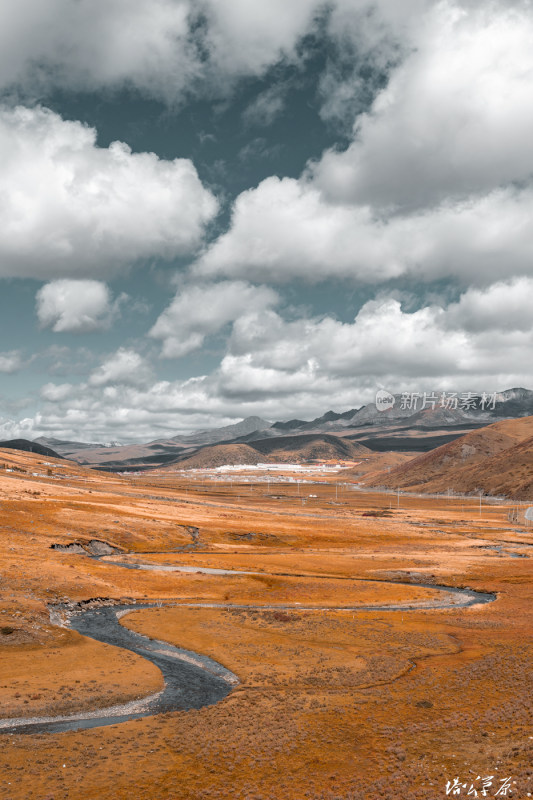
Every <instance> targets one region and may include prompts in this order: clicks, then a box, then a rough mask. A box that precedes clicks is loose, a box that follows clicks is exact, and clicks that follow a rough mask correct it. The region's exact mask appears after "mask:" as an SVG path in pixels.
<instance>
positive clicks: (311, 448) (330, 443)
mask: <svg viewBox="0 0 533 800" xmlns="http://www.w3.org/2000/svg"><path fill="white" fill-rule="evenodd" d="M250 445H251V446H252V447H253V448H254V450H257V451H259V452H260V453H263V454H264V455H269V456H271V457H272V459H273V460H275V461H280V462H299V461H314V460H319V461H321V460H324V461H326V460H339V461H356V460H358V459H359V458H360V457H361V456H365V455H370V454H371V453H372V451H371V450H369V449H368V447H365V446H364V445H362V444H357V443H355V442H351V441H350V440H349V439H344V438H341V437H339V436H333V435H331V434H328V433H324V434H320V433H319V434H302V435H299V436H279V437H277V438H275V439H260V440H258V441H254V442H250Z"/></svg>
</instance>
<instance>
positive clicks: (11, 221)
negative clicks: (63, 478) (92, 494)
mask: <svg viewBox="0 0 533 800" xmlns="http://www.w3.org/2000/svg"><path fill="white" fill-rule="evenodd" d="M1 15H2V16H1V23H2V24H1V25H0V40H2V41H0V45H1V47H0V92H1V94H2V97H1V98H0V208H1V209H2V220H3V224H2V226H1V227H0V285H1V292H0V309H1V314H0V332H1V339H0V435H1V436H2V438H10V437H12V436H20V435H23V436H26V437H28V438H34V437H37V436H39V435H48V436H57V437H60V438H65V437H68V438H76V439H79V440H84V441H107V440H119V441H123V442H128V441H139V440H143V439H144V440H145V439H149V438H156V437H159V436H166V435H176V434H177V433H179V432H181V431H183V432H190V431H191V430H193V429H197V428H205V427H210V426H213V425H221V424H227V423H230V422H233V421H235V420H237V419H240V418H242V417H244V416H247V415H250V414H259V415H261V416H263V417H266V418H268V419H272V420H275V419H284V418H285V419H286V418H291V417H304V418H305V417H308V418H310V417H312V416H315V415H317V414H321V413H323V412H324V411H325V410H327V409H329V408H335V409H336V410H344V409H347V408H352V407H355V406H359V405H361V404H362V403H365V402H369V401H371V400H372V399H373V397H374V395H375V392H376V390H377V389H379V388H380V387H385V388H387V389H390V390H391V391H393V392H399V391H407V390H416V391H424V390H426V389H427V390H436V389H443V390H452V389H454V390H461V391H490V392H492V391H496V390H499V389H504V388H509V387H511V386H517V385H522V386H528V387H531V384H532V380H531V361H532V359H531V346H532V342H533V332H532V320H531V313H530V308H531V297H532V289H533V269H532V263H533V261H532V256H533V232H532V226H531V224H530V219H531V212H532V211H533V188H532V185H531V176H532V172H533V156H532V154H531V144H530V143H531V141H533V110H532V109H533V106H532V104H531V95H532V89H533V53H532V51H531V47H530V42H531V39H532V34H533V10H532V8H531V4H530V3H529V2H522V1H521V0H516V1H515V2H505V3H504V2H498V0H494V2H491V3H486V2H481V1H479V2H478V1H477V0H442V1H441V2H433V1H432V0H406V1H405V2H402V3H397V2H393V1H392V0H365V1H364V2H363V0H330V2H327V3H324V2H318V1H316V0H292V2H291V3H286V2H281V0H271V2H270V3H268V4H265V3H260V2H255V0H224V1H223V2H215V0H105V2H104V0H98V2H94V0H92V1H91V2H89V0H20V2H19V3H17V4H16V6H15V5H14V4H13V5H12V7H10V8H6V9H3V10H2V12H1Z"/></svg>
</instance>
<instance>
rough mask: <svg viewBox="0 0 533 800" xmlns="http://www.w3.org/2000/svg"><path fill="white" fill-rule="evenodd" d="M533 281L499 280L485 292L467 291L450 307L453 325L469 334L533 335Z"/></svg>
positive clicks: (477, 290) (472, 289) (531, 279)
mask: <svg viewBox="0 0 533 800" xmlns="http://www.w3.org/2000/svg"><path fill="white" fill-rule="evenodd" d="M532 298H533V278H513V279H511V280H508V281H500V282H498V283H494V284H492V286H488V287H487V288H486V289H483V290H480V289H474V288H471V289H468V290H467V291H466V292H465V293H464V294H463V295H462V296H461V298H460V300H459V301H458V302H457V303H454V304H452V305H450V306H449V308H448V319H449V324H450V325H451V326H455V327H459V326H462V327H463V328H464V329H465V330H467V331H473V332H483V331H485V332H488V333H489V335H490V333H491V332H493V331H496V332H498V334H499V332H501V331H522V332H525V333H527V332H530V331H531V329H532V327H533V315H532V313H531V302H532Z"/></svg>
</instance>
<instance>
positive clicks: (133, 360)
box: [89, 347, 151, 387]
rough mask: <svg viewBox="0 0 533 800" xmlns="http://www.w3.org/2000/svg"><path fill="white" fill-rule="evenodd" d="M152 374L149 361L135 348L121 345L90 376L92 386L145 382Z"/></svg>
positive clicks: (133, 384) (139, 383)
mask: <svg viewBox="0 0 533 800" xmlns="http://www.w3.org/2000/svg"><path fill="white" fill-rule="evenodd" d="M150 376H151V370H150V367H149V365H148V363H147V361H146V360H145V359H144V358H143V356H141V355H140V354H139V353H137V352H136V351H135V350H132V349H129V348H126V347H119V349H118V350H117V351H116V353H113V354H112V355H110V356H109V357H108V358H107V359H106V360H105V361H104V362H103V363H102V364H101V365H100V366H99V367H97V369H95V370H94V371H93V372H92V373H91V375H90V377H89V385H90V386H100V387H101V386H108V385H116V384H122V385H126V386H136V385H143V384H145V383H146V382H147V381H148V380H149V378H150Z"/></svg>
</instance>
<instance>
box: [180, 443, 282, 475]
mask: <svg viewBox="0 0 533 800" xmlns="http://www.w3.org/2000/svg"><path fill="white" fill-rule="evenodd" d="M270 461H272V459H271V458H269V457H268V456H266V455H263V453H258V452H257V450H254V449H253V447H250V445H247V444H216V445H213V446H212V447H204V448H202V449H201V450H199V451H198V452H197V453H195V454H194V455H193V456H190V457H189V458H185V459H183V461H178V462H176V463H175V464H173V465H172V467H170V468H169V469H170V470H171V471H172V472H174V471H175V470H176V469H205V468H209V467H222V466H224V465H225V464H260V463H261V464H262V463H267V462H270Z"/></svg>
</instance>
